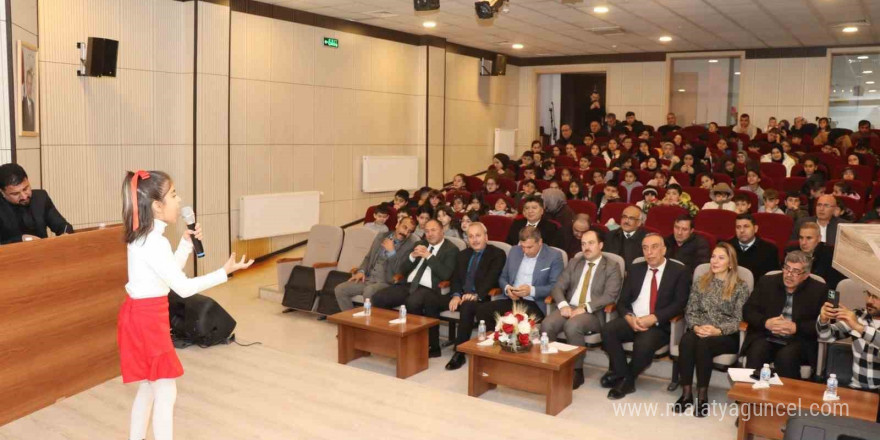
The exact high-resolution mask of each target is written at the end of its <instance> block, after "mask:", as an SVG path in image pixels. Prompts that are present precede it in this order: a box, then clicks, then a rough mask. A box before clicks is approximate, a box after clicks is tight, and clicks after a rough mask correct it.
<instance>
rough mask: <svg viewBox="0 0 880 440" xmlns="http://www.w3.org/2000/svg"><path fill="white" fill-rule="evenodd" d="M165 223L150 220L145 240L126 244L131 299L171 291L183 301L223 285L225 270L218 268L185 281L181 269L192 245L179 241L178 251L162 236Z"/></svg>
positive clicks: (126, 288)
mask: <svg viewBox="0 0 880 440" xmlns="http://www.w3.org/2000/svg"><path fill="white" fill-rule="evenodd" d="M166 226H167V224H166V223H165V222H163V221H161V220H154V221H153V230H152V231H150V233H149V234H147V235H146V236H145V237H143V238H140V239H138V240H135V241H134V242H132V243H129V244H128V284H126V285H125V290H126V291H127V292H128V296H130V297H131V298H132V299H143V298H157V297H161V296H165V295H168V291H169V290H173V291H174V292H175V293H177V294H178V295H180V296H182V297H184V298H186V297H189V296H193V295H195V294H196V293H199V292H202V291H205V290H207V289H210V288H211V287H214V286H216V285H218V284H223V283H225V282H226V271H225V270H224V269H223V268H220V269H217V270H215V271H214V272H211V273H209V274H207V275H203V276H200V277H195V278H187V276H186V274H185V273H184V272H183V266H185V265H186V261H187V260H188V259H189V255H190V254H191V253H192V250H193V246H192V243H190V242H189V241H187V240H185V239H183V238H181V239H180V244H178V245H177V251H176V252H172V251H171V243H170V242H169V241H168V239H167V238H165V236H164V235H162V234H163V233H164V232H165V227H166Z"/></svg>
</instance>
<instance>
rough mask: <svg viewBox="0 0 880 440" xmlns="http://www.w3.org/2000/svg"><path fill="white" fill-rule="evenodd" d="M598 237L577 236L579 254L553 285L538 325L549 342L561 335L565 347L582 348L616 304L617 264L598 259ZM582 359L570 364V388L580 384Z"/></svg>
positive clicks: (600, 244)
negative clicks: (549, 305)
mask: <svg viewBox="0 0 880 440" xmlns="http://www.w3.org/2000/svg"><path fill="white" fill-rule="evenodd" d="M603 246H604V243H603V239H602V234H601V233H599V232H598V231H592V230H591V231H587V232H585V233H583V234H582V237H581V250H582V252H583V253H582V254H581V255H580V256H578V257H577V258H575V259H573V260H571V261H570V262H569V263H568V266H566V268H565V270H563V271H562V274H561V275H560V276H559V280H558V281H556V285H554V286H553V290H552V291H551V292H550V295H551V296H552V297H553V300H554V301H555V302H556V307H557V309H556V310H555V311H553V313H551V314H550V315H549V316H548V317H547V318H546V319H544V322H543V323H542V325H541V330H542V331H545V332H547V336H548V337H549V338H550V340H551V341H555V340H556V338H557V335H558V334H559V332H561V331H564V332H565V339H566V341H568V343H569V344H572V345H579V346H581V347H583V346H585V345H586V343H585V341H584V336H585V335H587V334H588V333H599V331H601V330H602V327H603V326H604V324H605V311H604V309H605V306H606V305H608V304H614V303H615V302H617V297H618V295H620V288H621V285H622V284H623V280H622V279H621V276H620V269H619V267H618V265H617V263H615V262H613V261H610V260H608V259H607V258H602V247H603ZM583 368H584V356H583V355H581V356H578V358H577V360H575V364H574V383H573V388H574V389H577V388H578V387H580V386H581V385H582V384H583V383H584V370H583Z"/></svg>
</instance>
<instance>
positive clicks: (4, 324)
mask: <svg viewBox="0 0 880 440" xmlns="http://www.w3.org/2000/svg"><path fill="white" fill-rule="evenodd" d="M127 277H128V260H127V254H126V245H125V242H124V241H123V238H122V228H121V227H119V226H116V227H109V228H105V229H97V230H86V231H81V232H77V233H75V234H72V235H63V236H60V237H55V238H49V239H45V240H38V241H32V242H23V243H15V244H9V245H3V246H0V390H2V392H0V425H4V424H6V423H8V422H10V421H12V420H15V419H17V418H19V417H22V416H25V415H27V414H30V413H31V412H34V411H36V410H38V409H40V408H43V407H46V406H49V405H51V404H53V403H55V402H56V401H57V400H59V399H62V398H65V397H67V396H71V395H74V394H76V393H79V392H81V391H84V390H86V389H89V388H91V387H93V386H95V385H97V384H100V383H102V382H105V381H107V380H109V379H112V378H113V377H116V376H117V375H119V355H118V351H117V347H116V316H117V314H118V312H119V307H120V305H121V304H122V301H123V300H124V299H125V283H126V281H127Z"/></svg>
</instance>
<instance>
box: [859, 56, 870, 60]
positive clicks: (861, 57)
mask: <svg viewBox="0 0 880 440" xmlns="http://www.w3.org/2000/svg"><path fill="white" fill-rule="evenodd" d="M859 59H860V60H867V59H868V56H867V55H859Z"/></svg>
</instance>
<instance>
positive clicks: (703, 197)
mask: <svg viewBox="0 0 880 440" xmlns="http://www.w3.org/2000/svg"><path fill="white" fill-rule="evenodd" d="M681 190H682V191H684V192H686V193H688V195H689V196H691V201H692V202H694V205H697V207H698V208H702V207H703V205H705V204H706V202H708V201H709V200H710V198H709V190H708V189H705V188H700V187H699V186H683V187H681Z"/></svg>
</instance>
